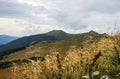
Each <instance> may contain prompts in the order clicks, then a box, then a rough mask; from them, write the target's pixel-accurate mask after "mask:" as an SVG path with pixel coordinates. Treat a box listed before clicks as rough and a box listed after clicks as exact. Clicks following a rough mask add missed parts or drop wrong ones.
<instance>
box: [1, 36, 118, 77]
mask: <svg viewBox="0 0 120 79" xmlns="http://www.w3.org/2000/svg"><path fill="white" fill-rule="evenodd" d="M114 44H115V45H117V46H118V45H120V42H119V40H118V38H117V39H116V40H115V41H114V40H113V39H112V38H111V37H110V38H102V39H101V40H100V41H98V42H94V43H92V44H86V45H84V46H83V47H82V48H75V47H74V48H71V47H70V49H69V51H68V52H67V55H65V56H64V57H63V55H61V54H60V53H58V52H56V51H51V53H50V54H48V55H46V56H45V60H44V61H40V60H38V61H33V60H29V61H31V63H29V64H26V63H21V64H15V63H14V64H13V66H12V67H10V68H9V69H7V70H0V73H2V71H3V72H5V71H6V72H9V73H10V72H11V74H2V75H6V77H4V76H2V75H1V74H0V79H82V76H83V75H86V74H89V69H90V65H91V64H92V63H93V59H94V58H95V56H96V55H97V54H98V52H101V54H102V56H101V57H100V58H98V59H97V61H95V63H94V65H93V66H92V72H94V71H99V72H100V75H99V76H97V77H95V78H94V79H100V77H101V76H102V75H109V77H110V79H119V77H120V76H119V77H115V75H116V74H117V73H118V72H120V64H119V63H118V62H117V61H116V50H115V48H114ZM118 48H119V47H117V50H118Z"/></svg>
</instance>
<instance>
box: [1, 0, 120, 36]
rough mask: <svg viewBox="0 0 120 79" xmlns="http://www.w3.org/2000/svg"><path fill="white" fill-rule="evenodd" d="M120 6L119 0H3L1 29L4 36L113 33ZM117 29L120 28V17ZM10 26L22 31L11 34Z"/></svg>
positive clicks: (14, 31)
mask: <svg viewBox="0 0 120 79" xmlns="http://www.w3.org/2000/svg"><path fill="white" fill-rule="evenodd" d="M119 7H120V3H119V0H74V1H73V0H11V1H10V0H1V1H0V18H1V19H0V28H1V29H2V30H1V33H6V34H13V35H30V34H37V33H44V32H47V31H50V30H53V29H61V30H64V31H67V32H71V33H80V32H86V31H89V30H95V31H97V32H101V33H103V32H111V31H112V30H113V28H114V26H115V25H114V21H115V18H116V17H115V16H120V10H119ZM8 19H9V20H8ZM5 23H7V24H5ZM3 26H4V27H3ZM117 26H118V27H120V19H119V17H118V19H117ZM8 27H10V28H11V29H16V28H19V29H16V30H12V31H11V30H10V29H8Z"/></svg>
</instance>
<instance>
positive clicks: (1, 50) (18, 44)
mask: <svg viewBox="0 0 120 79" xmlns="http://www.w3.org/2000/svg"><path fill="white" fill-rule="evenodd" d="M89 36H91V37H93V38H100V37H102V36H103V34H99V33H97V32H95V31H90V32H87V33H81V34H69V33H66V32H64V31H62V30H53V31H50V32H47V33H44V34H37V35H31V36H25V37H22V38H19V39H17V40H14V41H12V42H10V43H8V44H6V45H1V46H0V57H3V56H5V55H7V54H10V53H13V52H16V51H19V50H23V49H25V48H26V47H29V46H31V45H34V44H37V43H39V42H42V41H59V40H69V39H73V40H74V39H86V38H88V37H89Z"/></svg>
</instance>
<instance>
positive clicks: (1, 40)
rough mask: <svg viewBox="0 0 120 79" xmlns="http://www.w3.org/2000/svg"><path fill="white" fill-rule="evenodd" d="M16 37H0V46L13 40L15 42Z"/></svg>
mask: <svg viewBox="0 0 120 79" xmlns="http://www.w3.org/2000/svg"><path fill="white" fill-rule="evenodd" d="M17 38H18V37H15V36H9V35H0V45H3V44H7V43H9V42H11V41H13V40H16V39H17Z"/></svg>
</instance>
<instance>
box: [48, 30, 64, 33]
mask: <svg viewBox="0 0 120 79" xmlns="http://www.w3.org/2000/svg"><path fill="white" fill-rule="evenodd" d="M48 33H66V32H64V31H63V30H52V31H50V32H48Z"/></svg>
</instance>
